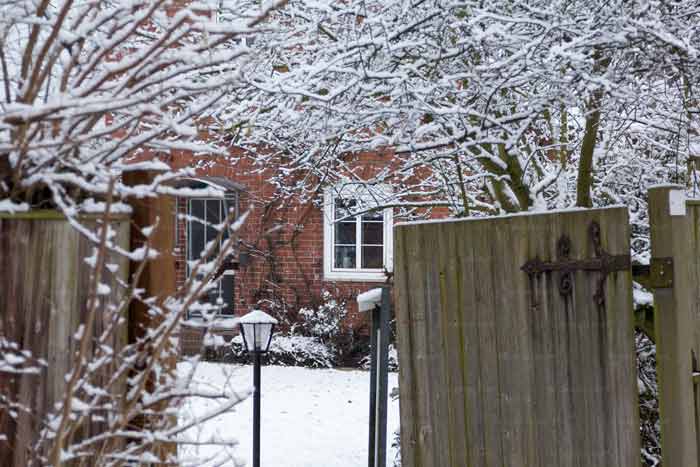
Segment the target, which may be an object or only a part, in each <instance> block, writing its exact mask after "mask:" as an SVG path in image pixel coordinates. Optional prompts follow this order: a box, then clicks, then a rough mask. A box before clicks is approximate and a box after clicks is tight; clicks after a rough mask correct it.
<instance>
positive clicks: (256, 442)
mask: <svg viewBox="0 0 700 467" xmlns="http://www.w3.org/2000/svg"><path fill="white" fill-rule="evenodd" d="M238 323H239V325H240V327H241V335H242V336H243V345H245V349H246V350H247V351H248V353H249V354H252V356H253V386H254V388H253V467H260V360H261V356H262V354H264V353H266V352H267V351H268V350H269V348H270V341H271V340H272V330H273V329H274V327H275V324H277V320H276V319H275V318H273V317H272V316H270V315H268V314H267V313H265V312H264V311H261V310H253V311H251V312H250V313H248V314H247V315H244V316H241V318H240V319H239V320H238Z"/></svg>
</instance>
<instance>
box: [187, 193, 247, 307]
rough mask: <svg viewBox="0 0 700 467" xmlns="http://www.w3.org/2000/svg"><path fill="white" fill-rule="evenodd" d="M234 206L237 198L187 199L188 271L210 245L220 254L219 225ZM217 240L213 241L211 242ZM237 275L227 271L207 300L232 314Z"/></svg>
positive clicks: (213, 251) (225, 236) (188, 272)
mask: <svg viewBox="0 0 700 467" xmlns="http://www.w3.org/2000/svg"><path fill="white" fill-rule="evenodd" d="M234 206H235V198H231V199H226V200H220V199H197V198H195V199H189V200H188V202H187V215H188V218H187V260H188V267H187V274H188V275H189V274H190V268H191V266H192V265H193V264H194V262H196V261H197V260H199V259H200V258H201V257H202V255H204V254H205V253H206V252H207V250H208V248H209V247H210V246H211V247H212V248H213V250H212V254H211V255H210V258H211V257H213V255H216V254H218V253H219V247H220V244H218V243H217V242H216V240H217V236H218V234H219V225H220V224H221V223H222V222H223V221H224V220H225V219H226V213H227V211H228V209H229V208H231V207H234ZM227 238H228V235H224V236H223V238H222V242H224V241H226V240H227ZM212 242H214V243H212ZM233 281H234V275H233V274H232V272H229V273H224V274H223V275H222V276H221V277H220V278H219V279H217V281H216V286H215V287H214V288H212V289H211V290H210V291H209V292H208V294H207V297H206V302H207V303H210V304H211V305H213V306H216V307H217V308H219V309H220V310H221V313H222V314H226V315H232V314H233V313H234V304H235V300H234V293H233V290H234V288H233V285H234V282H233Z"/></svg>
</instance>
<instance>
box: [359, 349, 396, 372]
mask: <svg viewBox="0 0 700 467" xmlns="http://www.w3.org/2000/svg"><path fill="white" fill-rule="evenodd" d="M388 357H389V358H388V364H389V371H399V353H398V351H397V350H396V346H395V345H394V344H389V355H388ZM371 364H372V357H371V355H366V356H364V357H362V360H360V366H361V367H362V368H363V369H365V370H369V368H370V365H371Z"/></svg>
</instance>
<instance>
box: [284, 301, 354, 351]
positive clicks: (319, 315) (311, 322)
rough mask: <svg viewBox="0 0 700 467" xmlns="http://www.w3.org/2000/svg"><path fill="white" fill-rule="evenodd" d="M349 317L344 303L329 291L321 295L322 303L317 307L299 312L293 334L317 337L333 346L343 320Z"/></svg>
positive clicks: (302, 309)
mask: <svg viewBox="0 0 700 467" xmlns="http://www.w3.org/2000/svg"><path fill="white" fill-rule="evenodd" d="M346 315H347V308H346V306H345V302H344V301H338V300H336V299H335V298H334V297H333V295H331V293H330V292H329V291H327V290H324V291H323V292H322V294H321V303H320V304H319V305H318V306H316V307H304V308H301V309H300V310H299V321H298V322H297V323H295V324H294V325H293V327H292V333H293V334H294V333H300V334H302V335H306V336H312V337H317V338H318V339H320V340H321V341H323V342H326V343H328V344H329V345H333V340H334V338H335V337H337V336H338V334H339V333H340V332H341V331H342V329H341V327H342V323H343V319H344V318H345V316H346Z"/></svg>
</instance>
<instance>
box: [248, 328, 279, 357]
mask: <svg viewBox="0 0 700 467" xmlns="http://www.w3.org/2000/svg"><path fill="white" fill-rule="evenodd" d="M273 326H274V324H272V323H241V328H242V331H243V342H244V343H245V346H246V349H247V350H248V352H267V351H268V349H269V348H270V340H271V337H272V327H273Z"/></svg>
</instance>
